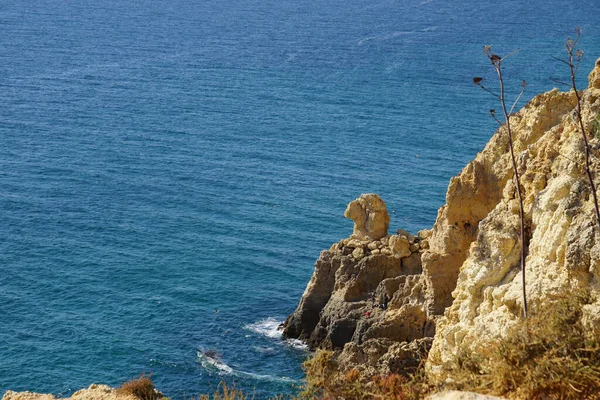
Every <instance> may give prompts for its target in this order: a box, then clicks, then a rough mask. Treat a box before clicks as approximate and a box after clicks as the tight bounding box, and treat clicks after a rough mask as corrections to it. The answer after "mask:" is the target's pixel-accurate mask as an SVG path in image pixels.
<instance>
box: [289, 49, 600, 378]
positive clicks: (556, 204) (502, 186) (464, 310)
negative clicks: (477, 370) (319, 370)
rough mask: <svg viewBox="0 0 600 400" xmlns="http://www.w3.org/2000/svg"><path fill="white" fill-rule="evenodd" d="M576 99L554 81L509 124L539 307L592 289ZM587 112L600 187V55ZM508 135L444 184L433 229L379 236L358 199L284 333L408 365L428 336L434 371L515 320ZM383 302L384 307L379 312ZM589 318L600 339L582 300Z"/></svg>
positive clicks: (591, 226) (380, 219)
mask: <svg viewBox="0 0 600 400" xmlns="http://www.w3.org/2000/svg"><path fill="white" fill-rule="evenodd" d="M574 105H575V95H574V93H573V92H570V93H569V92H567V93H564V92H559V91H558V90H556V89H555V90H552V91H550V92H548V93H544V94H541V95H538V96H536V97H535V98H534V99H532V100H531V101H530V102H529V103H528V104H527V105H526V106H525V107H524V108H523V109H522V110H520V111H519V112H518V113H517V114H516V115H514V116H513V118H512V125H513V130H514V132H513V135H514V147H515V151H516V155H517V161H518V168H519V172H520V174H521V177H522V178H521V186H522V191H523V196H524V202H525V214H526V220H527V232H526V236H527V238H526V246H527V249H526V250H527V259H526V260H527V293H528V296H529V302H530V306H531V307H533V308H535V305H536V304H537V303H540V302H543V301H545V300H546V299H550V298H557V297H560V296H566V295H568V294H569V293H570V292H572V291H573V290H574V289H583V290H586V291H588V292H589V293H591V294H592V295H593V296H594V295H597V294H598V292H599V291H600V233H599V232H598V230H597V229H596V221H595V216H594V212H593V204H592V196H591V190H590V186H589V183H588V181H587V177H586V175H585V170H584V167H583V166H584V161H583V160H584V147H583V140H582V137H581V134H580V132H579V131H578V130H577V126H576V123H575V120H574V116H575V108H574ZM582 106H583V112H582V114H583V116H584V124H585V129H586V131H587V132H588V140H590V145H591V149H592V160H593V161H592V168H593V174H594V177H595V179H596V184H597V185H598V184H599V183H600V181H598V175H599V174H600V151H599V150H600V140H599V139H598V138H596V137H594V135H600V132H598V131H599V130H600V127H599V125H600V123H599V122H595V121H597V120H596V118H597V117H598V115H599V113H600V60H598V62H597V63H596V68H595V69H594V71H593V72H592V73H591V74H590V76H589V87H588V88H587V89H586V90H584V91H583V104H582ZM507 140H508V139H507V135H506V134H505V133H504V131H503V128H501V129H500V130H499V131H498V132H496V134H495V135H493V137H492V138H491V139H490V141H489V143H488V144H487V146H486V147H485V149H484V150H483V151H482V152H480V153H479V154H478V155H477V156H476V157H475V159H474V160H473V161H471V162H470V163H469V164H468V165H467V166H466V167H465V168H464V169H463V171H462V172H461V173H460V174H459V175H458V176H456V177H454V178H452V179H451V181H450V184H449V187H448V191H447V194H446V204H445V205H444V206H443V207H441V208H440V210H439V212H438V216H437V219H436V222H435V224H434V226H433V229H431V230H430V231H421V232H420V233H419V234H418V235H417V236H413V235H411V234H409V233H407V232H404V231H400V233H399V234H398V235H393V236H388V235H383V236H382V231H381V227H382V226H383V225H385V224H387V222H386V221H389V218H388V219H386V215H387V212H386V211H385V208H384V207H382V206H381V203H382V202H380V200H381V199H379V198H378V197H376V196H375V195H367V196H365V195H363V196H361V197H360V198H359V199H357V200H355V201H354V202H352V203H351V204H350V205H349V207H348V210H346V214H345V215H346V216H347V217H350V218H352V219H354V221H355V231H354V232H353V234H352V236H351V237H350V238H348V239H344V240H342V241H341V242H339V243H337V244H334V245H333V246H332V247H331V248H330V249H329V250H328V251H324V252H322V253H321V256H320V258H319V260H318V261H317V263H316V266H315V272H314V274H313V277H312V278H311V280H310V282H309V284H308V286H307V288H306V291H305V292H304V295H303V296H302V299H301V301H300V304H299V306H298V308H297V309H296V311H295V312H294V314H292V315H291V316H290V317H289V318H288V320H287V321H286V323H285V334H286V335H287V336H290V337H298V338H301V339H304V340H307V341H308V343H309V344H310V345H311V346H312V347H324V348H330V349H337V350H341V352H340V355H339V360H340V361H341V364H342V366H348V367H351V366H352V367H358V368H359V369H362V370H363V371H366V372H369V371H371V372H374V371H382V372H390V371H391V372H402V370H403V369H405V368H406V367H407V366H411V365H414V363H415V362H418V360H419V358H420V357H422V356H423V354H424V351H426V350H427V349H428V346H429V344H430V343H431V340H432V339H431V338H432V337H433V336H434V335H435V340H433V347H432V349H431V352H430V355H429V359H428V371H429V372H430V373H431V375H432V376H433V377H438V378H443V377H444V370H445V365H447V363H452V362H453V360H454V354H456V352H457V350H458V349H459V348H461V349H463V350H465V349H467V351H468V349H475V348H476V347H477V346H479V345H482V344H484V343H485V342H486V341H487V340H491V339H494V338H496V339H497V338H499V337H502V334H503V332H505V330H506V328H507V327H509V326H510V325H511V324H515V323H517V322H518V321H520V320H521V305H522V303H521V301H522V299H521V282H520V279H521V278H520V264H519V257H520V247H519V246H520V244H519V204H518V200H517V199H516V190H515V183H514V180H513V171H512V167H511V162H510V158H509V157H510V155H509V152H508V141H507ZM371 202H372V203H374V204H373V205H372V206H370V205H369V203H371ZM375 203H376V204H375ZM373 210H377V211H373ZM383 213H385V215H384V214H383ZM372 226H377V227H379V228H378V230H377V232H373V229H371V231H370V230H369V228H368V227H372ZM386 229H387V228H386ZM385 296H388V297H389V299H390V300H389V304H388V305H387V308H384V309H382V308H378V307H376V306H375V305H376V304H378V303H381V302H382V299H384V298H385ZM595 297H596V298H600V296H595ZM584 316H585V322H586V324H587V326H588V327H589V329H590V330H593V331H594V332H596V334H600V302H598V301H597V302H595V303H592V304H589V305H587V306H585V310H584Z"/></svg>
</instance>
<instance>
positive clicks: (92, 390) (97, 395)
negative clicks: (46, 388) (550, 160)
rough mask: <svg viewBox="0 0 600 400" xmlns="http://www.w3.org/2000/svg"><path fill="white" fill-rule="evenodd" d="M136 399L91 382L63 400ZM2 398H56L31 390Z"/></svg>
mask: <svg viewBox="0 0 600 400" xmlns="http://www.w3.org/2000/svg"><path fill="white" fill-rule="evenodd" d="M69 399H70V400H137V399H138V398H137V397H135V396H133V395H131V394H123V393H121V392H119V391H117V389H114V388H111V387H110V386H106V385H97V384H92V385H90V387H89V388H87V389H81V390H78V391H77V392H75V393H73V395H72V396H71V397H68V398H67V399H65V400H69ZM2 400H56V398H55V397H54V396H53V395H51V394H40V393H32V392H13V391H10V390H9V391H7V392H6V393H5V394H4V396H2Z"/></svg>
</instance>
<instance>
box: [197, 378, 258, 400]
mask: <svg viewBox="0 0 600 400" xmlns="http://www.w3.org/2000/svg"><path fill="white" fill-rule="evenodd" d="M248 398H249V397H248V396H247V395H246V394H245V393H244V392H242V391H241V390H238V389H236V388H235V387H230V386H228V385H227V384H226V383H225V382H221V383H220V384H219V387H218V388H217V390H215V392H214V393H213V394H212V396H211V395H200V396H198V400H211V399H212V400H246V399H248ZM251 399H254V396H252V397H251Z"/></svg>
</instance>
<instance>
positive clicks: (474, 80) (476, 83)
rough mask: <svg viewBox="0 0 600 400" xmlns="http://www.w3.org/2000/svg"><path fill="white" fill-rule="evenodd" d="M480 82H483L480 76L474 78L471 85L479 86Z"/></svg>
mask: <svg viewBox="0 0 600 400" xmlns="http://www.w3.org/2000/svg"><path fill="white" fill-rule="evenodd" d="M482 80H483V78H482V77H480V76H476V77H475V78H473V83H474V84H475V85H481V81H482Z"/></svg>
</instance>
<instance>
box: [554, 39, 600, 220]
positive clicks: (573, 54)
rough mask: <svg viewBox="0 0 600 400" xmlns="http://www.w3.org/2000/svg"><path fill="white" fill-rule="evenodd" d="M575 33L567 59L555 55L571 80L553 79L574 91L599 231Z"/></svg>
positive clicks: (579, 54) (568, 45)
mask: <svg viewBox="0 0 600 400" xmlns="http://www.w3.org/2000/svg"><path fill="white" fill-rule="evenodd" d="M575 33H576V34H577V36H575V39H571V38H570V37H569V38H567V42H566V43H565V49H566V51H567V54H568V60H563V59H560V58H556V57H555V59H556V60H558V61H560V62H562V63H565V64H567V66H568V67H569V74H570V78H571V81H570V82H569V83H565V82H561V81H558V80H556V79H553V81H554V82H556V83H560V84H562V85H566V86H569V87H570V88H571V89H573V91H574V92H575V98H576V99H577V104H576V106H575V111H576V118H577V125H578V127H579V131H580V132H581V137H582V138H583V143H584V145H585V173H586V175H587V177H588V181H589V184H590V187H591V189H592V197H593V199H594V208H595V211H596V223H597V225H598V231H599V232H600V208H599V207H598V196H597V194H596V185H595V184H594V179H593V176H592V169H591V161H590V145H589V143H588V140H587V135H586V133H585V128H584V127H583V117H582V115H581V94H580V93H579V92H578V91H577V84H576V82H575V76H576V75H577V70H578V69H579V63H580V62H581V58H582V57H583V51H581V49H576V47H577V43H578V42H579V38H580V37H581V29H580V28H579V27H576V28H575Z"/></svg>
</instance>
